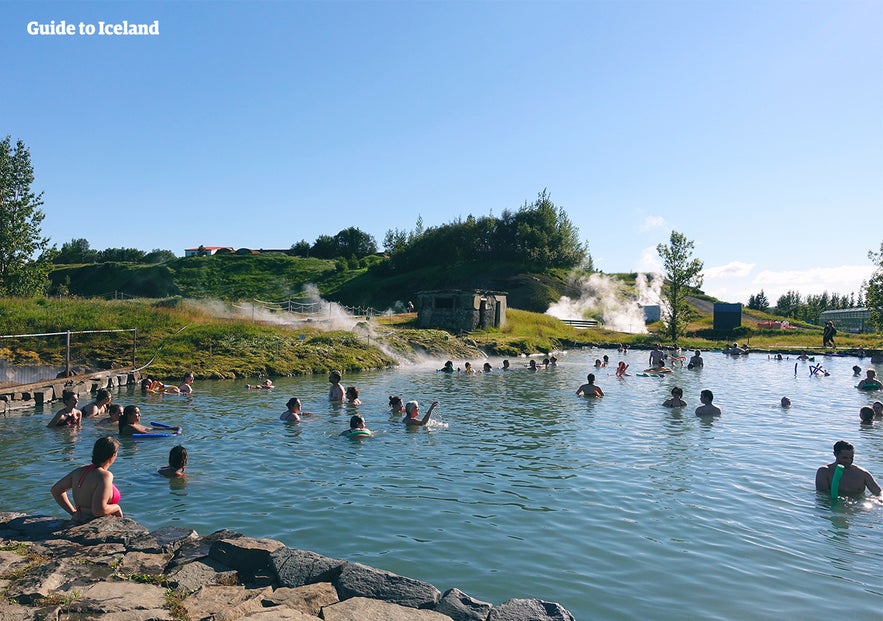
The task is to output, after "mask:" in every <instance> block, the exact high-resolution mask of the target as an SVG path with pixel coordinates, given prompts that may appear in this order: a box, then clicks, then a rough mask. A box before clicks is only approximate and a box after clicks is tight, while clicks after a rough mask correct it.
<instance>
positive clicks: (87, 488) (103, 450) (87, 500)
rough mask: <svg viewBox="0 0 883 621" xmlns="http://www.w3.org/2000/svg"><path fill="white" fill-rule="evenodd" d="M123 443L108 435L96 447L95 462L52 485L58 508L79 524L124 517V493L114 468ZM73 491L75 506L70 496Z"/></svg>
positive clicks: (93, 454) (99, 440) (97, 442)
mask: <svg viewBox="0 0 883 621" xmlns="http://www.w3.org/2000/svg"><path fill="white" fill-rule="evenodd" d="M119 446H120V443H119V441H118V440H117V439H116V438H114V437H113V436H105V437H103V438H98V440H96V441H95V446H94V447H92V463H91V464H89V465H88V466H83V467H81V468H76V469H75V470H72V471H71V472H70V473H69V474H68V475H67V476H65V477H62V478H61V479H59V480H58V482H57V483H56V484H55V485H53V486H52V497H53V498H54V499H55V502H57V503H58V506H59V507H61V508H62V509H64V510H65V511H67V512H68V513H70V515H71V519H73V520H74V521H75V522H88V521H89V520H93V519H95V518H97V517H102V516H105V515H113V516H116V517H123V510H122V509H120V505H119V502H120V491H119V490H118V489H117V488H116V486H115V485H114V484H113V474H111V472H110V466H111V465H112V464H113V462H114V461H116V458H117V449H118V448H119ZM68 490H71V493H72V495H73V503H71V500H70V498H69V497H68V495H67V491H68Z"/></svg>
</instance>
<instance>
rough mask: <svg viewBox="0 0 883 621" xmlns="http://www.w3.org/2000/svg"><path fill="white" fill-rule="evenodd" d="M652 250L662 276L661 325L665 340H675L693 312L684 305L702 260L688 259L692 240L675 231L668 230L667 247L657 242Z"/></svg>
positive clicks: (699, 276) (699, 275)
mask: <svg viewBox="0 0 883 621" xmlns="http://www.w3.org/2000/svg"><path fill="white" fill-rule="evenodd" d="M656 252H658V253H659V258H661V259H662V264H663V267H664V268H665V278H666V281H665V285H664V286H663V289H662V298H663V300H664V301H665V302H666V308H665V310H664V312H663V325H664V326H665V331H666V333H667V334H668V337H669V339H671V341H672V342H673V343H676V342H677V340H678V337H680V336H681V335H682V334H683V333H684V332H685V331H686V329H687V325H688V324H689V323H690V321H691V320H692V319H693V317H694V316H695V314H696V313H695V312H694V311H693V309H691V308H690V305H689V304H687V295H688V294H689V293H690V291H691V290H692V289H697V288H699V287H701V286H702V268H703V263H702V261H700V260H699V259H693V258H691V257H692V255H693V242H692V241H689V240H688V239H687V238H686V237H685V236H684V235H682V234H681V233H678V232H677V231H672V232H671V237H670V238H669V244H668V246H666V245H665V244H659V245H658V246H656Z"/></svg>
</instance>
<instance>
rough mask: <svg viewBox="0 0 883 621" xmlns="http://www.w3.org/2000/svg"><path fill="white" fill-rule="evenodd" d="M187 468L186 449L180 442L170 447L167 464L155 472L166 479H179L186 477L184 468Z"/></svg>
mask: <svg viewBox="0 0 883 621" xmlns="http://www.w3.org/2000/svg"><path fill="white" fill-rule="evenodd" d="M186 469H187V449H185V448H184V447H183V446H181V445H180V444H179V445H178V446H174V447H172V450H171V451H169V465H168V466H163V467H162V468H160V469H159V470H158V471H157V472H159V473H160V474H161V475H163V476H164V477H166V478H167V479H180V478H183V477H186V476H187V475H186V474H184V470H186Z"/></svg>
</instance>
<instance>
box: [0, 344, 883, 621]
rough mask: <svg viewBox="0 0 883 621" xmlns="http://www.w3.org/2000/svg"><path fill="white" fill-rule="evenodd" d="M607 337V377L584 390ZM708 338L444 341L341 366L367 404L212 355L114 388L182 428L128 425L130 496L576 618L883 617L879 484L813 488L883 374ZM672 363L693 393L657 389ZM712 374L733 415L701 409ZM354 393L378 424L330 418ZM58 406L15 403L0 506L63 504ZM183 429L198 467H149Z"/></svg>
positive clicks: (141, 513) (80, 448) (160, 518)
mask: <svg viewBox="0 0 883 621" xmlns="http://www.w3.org/2000/svg"><path fill="white" fill-rule="evenodd" d="M605 353H606V354H608V355H609V356H610V360H611V362H612V363H613V365H614V366H611V367H609V368H605V369H601V370H599V371H597V372H596V374H597V376H598V380H597V383H598V384H599V385H600V386H601V387H602V388H603V390H604V391H605V392H606V396H605V397H603V398H602V399H586V398H580V397H576V396H575V394H574V393H575V391H576V388H577V387H578V386H579V385H580V384H581V383H583V382H584V381H585V376H586V373H587V372H589V371H590V370H591V369H590V365H591V363H592V362H593V361H594V360H595V359H596V358H600V357H601V356H602V355H603V354H605ZM704 357H705V361H706V366H705V368H704V369H702V370H699V371H691V370H687V369H677V370H675V372H674V373H673V374H672V375H671V376H668V377H665V378H651V377H635V376H632V377H627V378H624V379H623V380H617V379H616V378H615V377H613V369H614V367H615V364H616V362H618V361H619V360H620V359H621V358H622V359H624V360H626V361H627V362H628V363H630V365H631V369H630V371H631V372H635V371H639V370H641V369H643V368H644V367H645V366H646V361H647V352H639V351H632V352H630V353H628V354H627V355H626V356H620V355H619V354H618V353H617V352H616V351H615V350H613V351H609V350H606V351H605V350H599V349H595V350H582V351H574V352H569V353H567V354H566V355H561V356H559V358H560V363H559V366H558V367H557V368H555V369H550V370H547V371H541V372H538V373H529V372H527V371H526V370H524V369H523V368H519V369H517V370H514V371H512V372H509V373H505V374H504V373H502V372H499V371H497V372H494V373H491V374H489V375H477V376H463V375H454V376H446V375H443V374H438V373H436V372H435V368H437V367H441V365H442V362H443V360H439V361H437V362H434V363H433V364H432V365H429V366H427V365H416V366H403V367H400V368H397V369H395V370H391V371H380V372H369V373H360V374H353V375H349V376H346V377H345V378H344V385H356V386H358V387H359V389H360V391H361V398H362V400H363V401H364V404H363V405H361V406H358V408H352V407H344V406H336V405H331V404H329V403H328V401H327V398H326V397H327V386H328V384H327V382H326V379H325V377H307V378H290V379H285V378H282V379H279V380H277V381H276V384H277V388H276V389H275V390H273V391H256V390H246V389H245V384H246V382H245V381H200V379H199V378H197V380H196V383H195V385H194V387H195V390H196V393H195V394H194V395H193V397H192V398H181V397H156V396H149V397H145V396H142V395H141V394H140V392H137V391H130V392H126V391H123V392H121V393H119V394H118V395H117V396H116V397H115V400H116V401H118V402H121V403H123V404H128V403H137V404H139V406H140V407H141V411H142V419H143V421H145V422H147V421H151V420H156V421H161V422H166V423H172V424H181V425H183V426H184V429H185V431H184V434H183V435H182V436H181V437H180V438H179V439H173V438H167V439H148V440H132V439H126V440H124V442H123V445H122V447H121V451H120V457H119V458H118V460H117V462H116V463H115V464H114V466H113V472H114V474H115V477H116V479H115V481H116V484H117V486H118V487H119V488H120V490H121V491H122V497H123V499H122V503H121V504H122V506H123V509H124V511H125V513H126V515H128V516H130V517H132V518H134V519H136V520H138V521H139V522H141V523H142V524H144V525H145V526H147V527H149V528H157V527H160V526H166V525H175V526H182V527H189V528H195V529H196V530H198V531H199V532H200V533H201V534H208V533H210V532H212V531H214V530H216V529H220V528H231V529H234V530H239V531H241V532H243V533H245V534H247V535H250V536H254V537H272V538H275V539H279V540H281V541H283V542H284V543H285V544H286V545H289V546H291V547H299V548H304V549H309V550H314V551H316V552H319V553H321V554H325V555H327V556H332V557H337V558H344V559H347V560H351V561H358V562H362V563H366V564H368V565H372V566H374V567H378V568H382V569H386V570H389V571H393V572H396V573H400V574H403V575H407V576H411V577H414V578H418V579H422V580H426V581H428V582H431V583H433V584H434V585H436V586H437V587H438V588H439V589H441V590H442V591H444V590H445V589H447V588H450V587H454V586H456V587H458V588H460V589H462V590H464V591H466V592H467V593H469V594H471V595H473V596H475V597H478V598H480V599H484V600H487V601H490V602H492V603H500V602H502V601H503V600H506V599H509V598H511V597H537V598H542V599H546V600H551V601H557V602H560V603H561V604H562V605H563V606H565V607H566V608H568V609H569V610H570V611H571V612H573V613H574V615H575V616H576V617H577V619H584V620H588V619H593V618H601V619H623V620H625V619H635V618H644V619H654V620H672V621H674V620H682V619H687V618H692V619H754V620H758V619H770V620H772V619H776V620H778V619H781V618H788V617H793V618H799V619H801V620H811V619H819V620H822V619H824V620H826V621H828V620H830V619H831V618H833V617H836V616H840V615H842V614H843V613H844V612H847V613H848V614H849V615H850V616H851V617H853V618H856V619H871V618H879V616H880V610H881V606H883V571H881V568H883V506H881V505H880V504H877V503H875V502H873V501H871V500H868V499H865V500H840V501H837V502H834V503H832V502H831V501H830V500H829V499H826V498H824V497H822V496H819V495H817V494H816V493H815V491H814V489H813V477H814V473H815V469H816V468H817V467H818V466H820V465H822V464H824V463H827V462H829V461H831V460H832V455H831V447H832V445H833V443H834V442H835V441H836V440H839V439H846V440H849V441H850V442H852V443H853V444H854V445H855V447H856V463H857V464H859V465H862V466H864V467H866V468H868V469H869V470H870V471H871V472H873V473H874V474H875V475H876V477H877V479H878V481H880V480H883V422H879V423H877V425H876V427H874V428H869V429H862V428H860V427H859V422H858V409H859V407H861V406H863V405H867V404H869V403H870V402H871V401H873V400H874V399H883V394H874V393H870V394H869V393H862V392H859V391H858V390H856V389H855V388H854V385H855V384H856V382H857V378H854V377H853V376H852V370H851V367H852V366H853V365H854V364H857V363H858V364H860V365H861V366H863V367H865V368H867V367H868V364H869V363H868V360H867V359H865V360H857V359H855V358H838V357H826V358H819V359H818V360H819V361H821V362H822V363H823V364H824V365H825V367H826V368H827V369H828V370H829V371H830V373H831V375H830V376H829V377H810V376H809V372H808V366H807V363H805V362H800V363H797V362H796V361H795V360H793V359H791V360H784V361H774V360H770V359H768V357H767V355H766V354H761V353H752V354H751V355H749V356H747V357H742V358H735V359H734V358H729V357H726V356H724V355H722V354H720V353H705V354H704ZM490 361H491V362H492V363H493V364H494V366H495V367H499V365H500V362H501V361H500V359H491V360H490ZM463 362H464V361H455V363H456V364H457V365H458V366H462V363H463ZM472 362H473V364H476V363H480V362H483V361H478V360H472ZM512 362H513V363H514V364H513V366H517V367H522V366H523V365H524V364H525V360H524V359H520V360H513V361H512ZM795 364H796V365H797V368H796V372H795ZM476 366H478V367H479V368H480V364H477V365H476ZM877 370H878V373H881V372H883V368H881V367H880V366H879V365H878V367H877ZM252 381H253V380H252ZM675 385H678V386H681V387H683V389H684V398H685V400H686V401H687V403H688V407H687V408H685V409H684V410H682V411H679V410H674V411H672V410H669V409H666V408H663V407H661V406H660V404H661V403H662V401H663V400H664V399H665V398H666V397H667V396H668V394H669V391H670V390H671V388H672V387H673V386H675ZM704 388H708V389H711V390H712V391H714V393H715V403H716V404H717V405H719V406H720V407H721V408H723V412H724V413H723V416H722V417H721V418H719V419H715V420H700V419H698V418H697V417H696V416H694V415H693V409H694V408H695V407H696V406H697V405H698V396H699V391H700V390H701V389H704ZM390 394H399V395H402V396H403V397H404V398H405V399H406V400H407V399H418V400H419V401H420V402H421V405H422V406H428V405H429V403H430V402H431V401H433V400H438V401H440V402H441V405H440V406H439V408H438V410H437V411H436V413H437V420H436V422H435V423H434V424H433V426H432V427H430V428H428V429H418V430H416V431H408V430H405V429H403V426H402V425H401V423H400V422H398V418H390V416H389V414H388V409H387V406H386V404H387V396H388V395H390ZM785 395H787V396H788V397H790V398H791V400H792V401H793V406H792V407H791V408H790V409H788V410H784V409H782V408H781V407H779V399H780V398H781V397H782V396H785ZM292 396H297V397H300V399H301V400H302V401H303V403H304V409H306V410H310V411H312V412H314V415H313V416H312V417H310V418H309V419H307V420H305V421H304V422H303V423H301V424H300V425H291V424H285V423H282V422H280V421H279V415H280V414H281V413H282V411H283V410H284V404H285V402H286V401H287V400H288V398H289V397H292ZM58 407H60V405H59V404H53V405H52V408H58ZM355 411H358V412H359V413H360V414H362V415H363V416H364V417H365V418H366V419H367V421H368V426H369V427H370V428H371V429H373V430H374V431H375V432H376V437H374V438H371V439H369V440H366V441H353V440H346V439H342V438H340V437H338V435H337V434H338V433H339V432H340V431H341V430H343V429H344V428H346V427H347V425H348V420H349V417H350V415H351V414H352V413H354V412H355ZM424 411H425V409H424ZM49 416H50V412H49V408H48V407H47V409H46V411H43V410H38V411H36V412H33V413H32V414H30V413H29V414H28V415H25V416H22V417H18V418H9V419H5V420H2V421H0V430H2V436H0V468H2V471H3V473H4V476H3V477H2V481H0V499H2V502H0V510H7V511H11V510H16V511H25V512H30V513H40V514H49V515H56V516H62V511H61V509H60V508H58V507H57V506H56V505H55V504H54V502H53V501H52V498H51V496H50V495H49V487H50V486H51V485H52V483H54V482H55V480H56V479H58V478H59V477H61V476H62V475H63V474H65V473H66V472H68V471H69V470H70V469H72V468H73V467H75V466H77V465H80V464H83V463H88V461H89V456H90V453H91V447H92V444H93V442H94V440H95V438H97V437H98V436H99V435H101V434H102V430H101V429H99V428H98V427H97V426H96V424H95V422H93V421H91V420H89V421H86V422H85V424H84V426H83V428H82V430H80V431H79V432H76V431H71V430H66V429H52V430H50V429H46V428H45V424H46V422H47V421H48V419H49ZM179 441H180V442H181V443H183V444H184V445H185V446H186V447H187V449H188V451H189V453H190V466H189V467H188V473H189V479H188V480H187V482H186V484H182V483H181V482H179V481H171V482H170V481H168V480H166V479H163V478H161V477H159V476H157V475H156V474H155V472H156V469H157V468H158V467H159V466H161V465H163V464H164V463H165V462H166V459H167V455H168V451H169V449H170V448H171V447H172V446H173V445H174V444H175V443H177V442H179Z"/></svg>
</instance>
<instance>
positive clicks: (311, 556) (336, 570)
mask: <svg viewBox="0 0 883 621" xmlns="http://www.w3.org/2000/svg"><path fill="white" fill-rule="evenodd" d="M270 562H271V563H272V566H273V570H274V571H275V572H276V579H277V580H278V582H279V585H280V586H284V587H292V588H293V587H299V586H304V585H305V584H313V583H316V582H332V581H333V580H334V579H335V578H337V577H338V576H339V575H340V572H341V570H342V569H343V566H344V565H346V561H341V560H338V559H336V558H329V557H327V556H322V555H321V554H316V553H315V552H310V551H308V550H292V549H291V548H279V549H278V550H276V551H275V552H273V554H271V555H270Z"/></svg>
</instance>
